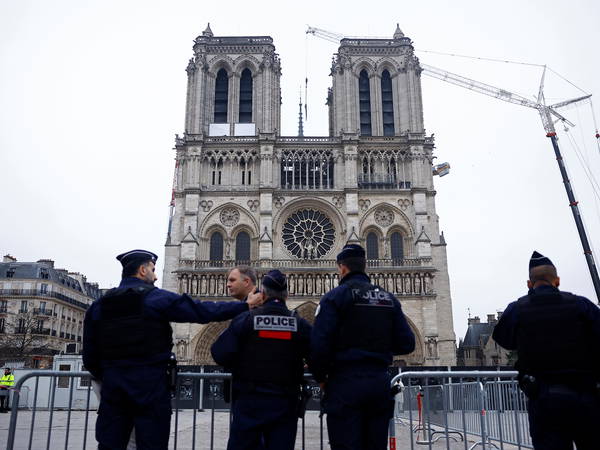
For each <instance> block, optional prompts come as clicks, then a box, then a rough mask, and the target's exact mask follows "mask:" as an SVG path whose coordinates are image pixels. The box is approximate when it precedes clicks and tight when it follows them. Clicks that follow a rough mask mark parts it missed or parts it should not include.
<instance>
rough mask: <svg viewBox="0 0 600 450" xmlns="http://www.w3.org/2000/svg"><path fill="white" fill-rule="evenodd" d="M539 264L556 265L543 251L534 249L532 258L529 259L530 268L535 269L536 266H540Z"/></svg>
mask: <svg viewBox="0 0 600 450" xmlns="http://www.w3.org/2000/svg"><path fill="white" fill-rule="evenodd" d="M538 266H552V267H554V264H552V261H550V258H547V257H545V256H544V255H542V254H541V253H538V252H536V251H534V252H533V253H532V254H531V258H530V259H529V270H531V269H533V268H534V267H538Z"/></svg>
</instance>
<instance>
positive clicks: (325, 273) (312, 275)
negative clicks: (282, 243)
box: [177, 259, 435, 298]
mask: <svg viewBox="0 0 600 450" xmlns="http://www.w3.org/2000/svg"><path fill="white" fill-rule="evenodd" d="M402 261H403V262H404V263H405V265H392V260H387V261H386V260H376V261H370V263H371V264H369V269H367V272H368V274H369V276H370V277H371V281H372V282H373V283H374V284H376V285H379V286H381V287H382V288H383V289H386V290H387V291H389V292H392V293H394V294H395V295H397V296H422V295H435V291H434V288H433V278H434V273H435V269H434V268H433V267H431V260H430V259H413V260H402ZM182 263H187V264H182ZM205 263H206V264H205ZM208 263H212V265H210V264H208ZM217 263H220V264H221V265H220V266H217V267H215V264H217ZM375 263H376V264H375ZM406 263H410V264H406ZM427 263H428V264H427ZM233 265H234V263H233V261H180V269H179V270H178V271H177V277H178V288H179V291H180V292H187V293H188V294H190V295H191V296H194V297H200V298H206V297H228V296H229V295H228V293H227V273H228V271H229V269H230V268H231V267H232V266H233ZM250 265H251V266H252V267H256V268H257V271H258V273H259V274H258V275H259V278H262V276H263V275H264V273H265V272H266V271H268V270H270V269H273V268H279V269H281V270H282V271H283V272H285V273H286V275H287V277H288V291H289V295H290V297H291V298H292V297H319V296H321V295H323V294H325V293H326V292H327V291H329V290H331V289H333V288H334V287H336V286H337V285H338V282H339V277H338V274H337V273H336V271H335V262H334V261H331V260H310V261H305V260H278V261H274V260H268V264H267V261H264V260H263V261H257V262H256V264H255V263H254V262H252V263H251V264H250ZM186 266H187V267H186Z"/></svg>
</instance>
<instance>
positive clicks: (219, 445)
mask: <svg viewBox="0 0 600 450" xmlns="http://www.w3.org/2000/svg"><path fill="white" fill-rule="evenodd" d="M32 416H33V414H32V412H31V411H27V410H21V411H19V414H18V416H17V417H18V420H17V431H16V437H15V445H14V448H15V449H19V450H21V449H27V448H32V449H45V448H50V449H57V448H67V449H73V450H75V449H85V450H87V449H95V448H96V441H95V439H94V424H95V420H96V414H95V411H91V412H90V414H89V415H88V416H87V420H88V423H87V428H86V426H85V423H86V413H85V411H73V412H72V413H71V417H70V421H69V420H68V418H69V415H68V412H67V411H54V413H53V414H52V416H51V415H50V413H49V411H37V412H36V414H35V423H34V430H33V435H32V434H31V432H30V431H31V422H32ZM211 416H212V414H211V411H209V410H208V411H202V412H197V413H196V414H195V419H194V412H193V411H191V410H183V411H180V412H179V414H178V416H177V423H176V417H175V414H174V415H173V419H172V420H171V428H172V431H171V439H170V448H173V449H174V448H177V449H181V450H184V449H185V450H189V449H199V450H200V449H211V448H213V449H215V450H217V449H219V450H221V449H225V448H226V446H227V437H228V424H229V413H228V412H218V411H217V412H215V413H214V421H212V420H211ZM9 420H10V414H0V448H2V446H3V445H5V443H6V442H7V438H8V426H9ZM194 420H195V426H194ZM50 424H51V427H49V425H50ZM176 426H177V428H176ZM323 427H324V430H323V448H329V445H328V440H327V427H326V426H325V423H323ZM49 428H51V430H52V431H51V433H50V441H49V445H48V430H49ZM86 429H87V432H86ZM211 429H213V430H214V433H212V436H213V446H212V447H211ZM67 430H68V433H67ZM194 430H195V436H194ZM396 435H397V446H396V448H397V449H410V448H411V446H410V438H411V434H410V433H409V427H408V426H406V425H402V424H397V425H396ZM413 436H414V435H413ZM30 439H31V447H29V441H30ZM320 442H321V433H320V424H319V416H318V413H316V412H314V411H309V412H307V415H306V426H305V447H304V448H305V449H317V450H318V449H320V448H321V443H320ZM475 442H476V439H474V438H473V437H471V436H469V437H468V438H467V445H466V446H465V443H464V442H454V441H452V440H450V445H449V447H448V446H447V445H446V439H440V440H438V441H437V442H435V443H434V444H432V445H431V448H432V449H436V450H442V449H448V448H449V449H452V450H464V449H466V448H469V447H470V446H471V445H472V444H473V443H475ZM65 444H66V445H65ZM175 445H176V447H175ZM414 447H415V448H417V449H418V448H423V449H428V448H429V445H418V444H416V443H415V444H414ZM302 448H303V447H302V428H301V424H300V423H299V426H298V436H297V439H296V449H302ZM479 448H480V447H479ZM504 448H505V449H506V450H510V449H512V448H515V447H512V446H507V445H505V446H504Z"/></svg>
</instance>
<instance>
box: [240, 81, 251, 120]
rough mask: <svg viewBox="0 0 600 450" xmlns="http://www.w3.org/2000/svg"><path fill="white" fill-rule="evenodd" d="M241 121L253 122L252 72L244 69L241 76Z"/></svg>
mask: <svg viewBox="0 0 600 450" xmlns="http://www.w3.org/2000/svg"><path fill="white" fill-rule="evenodd" d="M239 122H240V123H250V122H252V72H250V69H244V70H243V71H242V76H241V77H240V118H239Z"/></svg>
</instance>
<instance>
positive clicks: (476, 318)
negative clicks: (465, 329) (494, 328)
mask: <svg viewBox="0 0 600 450" xmlns="http://www.w3.org/2000/svg"><path fill="white" fill-rule="evenodd" d="M480 322H481V319H480V318H479V316H475V317H469V322H468V323H469V325H473V324H474V323H480Z"/></svg>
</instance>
